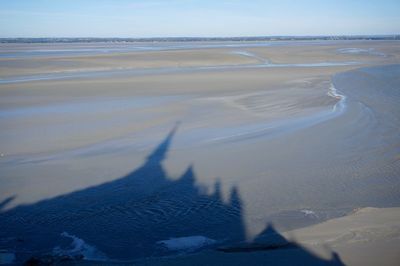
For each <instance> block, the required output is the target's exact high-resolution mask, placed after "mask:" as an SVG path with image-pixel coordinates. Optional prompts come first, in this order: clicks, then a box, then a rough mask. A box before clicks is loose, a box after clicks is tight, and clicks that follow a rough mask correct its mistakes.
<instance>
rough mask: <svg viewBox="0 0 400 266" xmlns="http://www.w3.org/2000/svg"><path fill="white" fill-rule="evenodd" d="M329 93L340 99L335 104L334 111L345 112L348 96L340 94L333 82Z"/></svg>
mask: <svg viewBox="0 0 400 266" xmlns="http://www.w3.org/2000/svg"><path fill="white" fill-rule="evenodd" d="M327 94H328V95H329V96H331V97H333V98H336V99H339V101H338V102H337V103H336V104H335V105H334V106H333V109H332V112H339V113H341V112H343V111H344V109H345V107H346V105H345V101H346V96H345V95H343V94H340V93H339V92H338V91H337V89H336V88H335V86H333V84H331V86H330V88H329V91H328V93H327Z"/></svg>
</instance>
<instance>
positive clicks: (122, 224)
mask: <svg viewBox="0 0 400 266" xmlns="http://www.w3.org/2000/svg"><path fill="white" fill-rule="evenodd" d="M177 128H178V124H177V125H176V126H175V127H174V128H173V129H172V130H171V131H170V132H169V133H168V135H167V136H166V138H165V139H164V140H163V141H162V142H161V143H160V144H159V145H158V146H157V147H156V148H155V149H154V150H153V152H152V153H151V154H150V155H149V156H148V157H147V160H146V161H145V162H144V163H143V165H142V166H140V167H139V168H137V169H135V170H133V171H132V172H130V173H129V174H127V175H125V176H122V177H120V178H118V179H116V180H114V181H110V182H106V183H103V184H100V185H96V186H92V187H89V188H86V189H82V190H79V191H75V192H71V193H68V194H65V195H61V196H57V197H54V198H51V199H47V200H43V201H40V202H37V203H34V204H29V205H20V206H17V207H15V208H12V209H9V210H3V211H2V212H0V228H1V230H0V239H8V240H7V241H5V242H4V241H3V242H0V244H1V245H3V246H0V248H11V247H12V248H14V249H15V250H16V252H17V256H19V259H20V260H24V259H27V258H29V257H30V256H32V255H40V254H43V253H48V252H51V251H52V250H53V248H54V247H55V246H57V245H60V243H61V244H62V243H63V242H65V241H66V240H69V239H66V238H65V237H63V236H61V234H62V233H63V232H67V233H68V234H71V235H74V236H77V237H79V238H80V239H83V240H84V241H85V242H86V243H87V244H89V245H93V246H95V247H96V248H97V249H98V250H99V251H101V252H103V253H105V254H106V255H107V257H108V258H112V259H122V260H127V259H136V258H141V257H149V256H162V255H168V254H171V253H170V251H168V250H167V249H166V248H164V247H162V246H160V245H159V244H157V242H158V241H160V240H166V239H169V238H174V237H187V236H198V235H201V236H205V237H207V238H211V239H214V240H217V245H219V244H226V243H244V241H245V227H244V223H243V210H242V200H241V196H240V193H239V189H238V187H233V188H232V189H231V191H230V197H229V199H228V200H227V201H224V200H223V198H222V193H221V183H220V182H218V181H217V182H216V183H215V184H214V191H213V193H211V194H209V193H207V191H206V189H205V188H204V187H202V186H200V185H198V184H196V175H195V173H194V170H193V166H192V165H189V166H188V167H187V169H186V171H185V172H184V173H183V174H182V176H181V177H180V178H179V179H177V180H173V179H171V178H170V177H168V176H167V173H166V172H165V170H164V168H163V165H162V163H163V161H164V160H165V159H166V158H167V155H168V151H169V149H170V146H171V142H172V140H173V137H174V135H175V133H176V130H177ZM12 199H13V197H11V198H8V199H6V200H4V201H3V202H1V204H0V211H1V210H2V209H3V208H4V206H5V205H6V204H7V203H8V202H10V201H11V200H12ZM264 233H265V232H264ZM13 239H14V240H15V241H14V240H13ZM69 242H70V240H69ZM68 244H70V243H68ZM85 247H86V249H90V248H88V246H83V248H85ZM296 248H297V249H298V250H301V251H302V252H307V251H306V250H304V249H302V248H301V247H300V246H296ZM27 251H33V253H32V252H27ZM224 252H228V251H227V250H225V251H224ZM85 256H87V255H85ZM309 256H313V255H311V254H310V255H309ZM89 258H90V257H89ZM314 258H315V260H316V262H319V261H320V259H319V258H317V257H314ZM331 265H338V264H331Z"/></svg>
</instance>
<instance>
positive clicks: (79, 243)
mask: <svg viewBox="0 0 400 266" xmlns="http://www.w3.org/2000/svg"><path fill="white" fill-rule="evenodd" d="M61 236H63V237H67V238H70V239H72V243H71V244H70V246H69V248H66V249H62V248H61V247H59V246H57V247H55V248H54V249H53V254H54V255H57V256H72V257H73V256H79V255H82V256H83V258H84V259H87V260H105V259H107V256H106V255H105V254H104V253H103V252H101V251H99V250H98V249H97V248H96V247H94V246H92V245H89V244H87V243H86V242H85V241H84V240H83V239H81V238H79V237H76V236H74V235H70V234H68V233H67V232H63V233H62V234H61Z"/></svg>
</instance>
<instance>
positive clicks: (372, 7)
mask: <svg viewBox="0 0 400 266" xmlns="http://www.w3.org/2000/svg"><path fill="white" fill-rule="evenodd" d="M371 34H374V35H386V34H400V0H292V1H290V0H264V1H262V0H247V1H245V0H164V1H162V0H0V37H3V38H4V37H132V38H142V37H230V36H288V35H291V36H305V35H313V36H314V35H371Z"/></svg>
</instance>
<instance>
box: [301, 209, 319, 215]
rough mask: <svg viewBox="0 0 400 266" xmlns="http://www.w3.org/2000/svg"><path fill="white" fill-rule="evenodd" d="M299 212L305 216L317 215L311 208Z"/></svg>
mask: <svg viewBox="0 0 400 266" xmlns="http://www.w3.org/2000/svg"><path fill="white" fill-rule="evenodd" d="M301 212H302V213H304V215H306V216H317V214H316V213H315V212H314V211H312V210H306V209H304V210H301Z"/></svg>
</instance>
